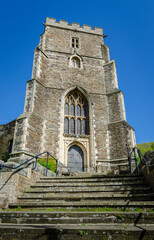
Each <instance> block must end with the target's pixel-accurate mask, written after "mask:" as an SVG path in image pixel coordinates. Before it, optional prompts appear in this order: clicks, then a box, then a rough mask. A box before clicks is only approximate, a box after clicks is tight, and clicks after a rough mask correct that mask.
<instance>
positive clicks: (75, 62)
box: [72, 57, 80, 68]
mask: <svg viewBox="0 0 154 240" xmlns="http://www.w3.org/2000/svg"><path fill="white" fill-rule="evenodd" d="M72 67H75V68H80V59H79V58H78V57H73V58H72Z"/></svg>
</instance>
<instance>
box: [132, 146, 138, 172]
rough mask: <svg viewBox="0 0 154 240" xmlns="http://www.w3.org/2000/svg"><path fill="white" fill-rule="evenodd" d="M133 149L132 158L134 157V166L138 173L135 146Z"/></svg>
mask: <svg viewBox="0 0 154 240" xmlns="http://www.w3.org/2000/svg"><path fill="white" fill-rule="evenodd" d="M133 151H134V158H135V167H136V172H137V173H138V172H139V171H138V166H137V159H136V153H135V148H133Z"/></svg>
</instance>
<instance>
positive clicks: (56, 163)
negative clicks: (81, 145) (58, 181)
mask: <svg viewBox="0 0 154 240" xmlns="http://www.w3.org/2000/svg"><path fill="white" fill-rule="evenodd" d="M57 167H58V160H56V177H57V175H58V171H57Z"/></svg>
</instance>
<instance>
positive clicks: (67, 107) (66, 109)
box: [65, 103, 69, 115]
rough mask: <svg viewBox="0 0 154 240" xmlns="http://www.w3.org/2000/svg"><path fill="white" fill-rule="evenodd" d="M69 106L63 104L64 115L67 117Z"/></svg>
mask: <svg viewBox="0 0 154 240" xmlns="http://www.w3.org/2000/svg"><path fill="white" fill-rule="evenodd" d="M68 109H69V105H68V104H67V103H65V115H68Z"/></svg>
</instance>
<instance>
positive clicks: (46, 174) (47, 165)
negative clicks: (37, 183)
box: [46, 152, 49, 177]
mask: <svg viewBox="0 0 154 240" xmlns="http://www.w3.org/2000/svg"><path fill="white" fill-rule="evenodd" d="M48 161H49V153H48V152H47V166H46V177H47V175H48Z"/></svg>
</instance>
